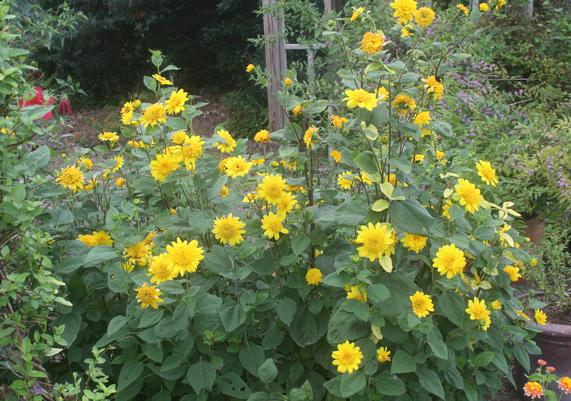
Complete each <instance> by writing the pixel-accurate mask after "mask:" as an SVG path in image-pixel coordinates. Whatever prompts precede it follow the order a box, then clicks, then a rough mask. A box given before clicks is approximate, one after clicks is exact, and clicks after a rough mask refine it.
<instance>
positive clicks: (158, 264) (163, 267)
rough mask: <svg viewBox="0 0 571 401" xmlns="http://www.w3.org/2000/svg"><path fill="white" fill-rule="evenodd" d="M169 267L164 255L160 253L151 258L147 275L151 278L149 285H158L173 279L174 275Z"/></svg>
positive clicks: (168, 260)
mask: <svg viewBox="0 0 571 401" xmlns="http://www.w3.org/2000/svg"><path fill="white" fill-rule="evenodd" d="M170 266H171V264H170V259H169V256H168V255H167V254H166V253H162V254H160V255H158V256H153V258H152V259H151V263H149V275H150V276H151V283H153V284H160V283H162V282H165V281H169V280H172V279H173V278H175V277H176V275H175V274H174V272H173V271H172V269H171V267H170Z"/></svg>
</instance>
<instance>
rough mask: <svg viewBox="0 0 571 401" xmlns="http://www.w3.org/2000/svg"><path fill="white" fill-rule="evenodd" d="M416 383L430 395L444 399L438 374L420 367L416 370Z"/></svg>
mask: <svg viewBox="0 0 571 401" xmlns="http://www.w3.org/2000/svg"><path fill="white" fill-rule="evenodd" d="M417 375H418V381H419V383H420V385H421V386H422V388H424V389H425V390H426V391H428V392H429V393H431V394H434V395H435V396H437V397H438V398H441V399H443V400H444V399H445V397H444V389H443V388H442V382H441V381H440V377H439V376H438V374H437V373H436V372H435V371H434V370H431V369H428V368H426V367H424V366H423V367H421V368H420V369H418V373H417Z"/></svg>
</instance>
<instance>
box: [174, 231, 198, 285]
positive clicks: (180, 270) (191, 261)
mask: <svg viewBox="0 0 571 401" xmlns="http://www.w3.org/2000/svg"><path fill="white" fill-rule="evenodd" d="M203 253H204V251H203V250H202V248H201V247H199V246H198V241H196V240H192V241H190V242H189V241H182V240H181V239H180V238H177V239H176V241H173V242H171V244H170V245H167V254H168V257H169V261H170V266H171V267H170V268H171V269H172V270H173V272H174V274H175V275H177V276H182V275H184V273H187V272H188V273H194V272H195V271H196V270H197V269H198V265H199V264H200V261H201V260H202V259H204V254H203Z"/></svg>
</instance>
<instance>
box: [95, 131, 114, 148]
mask: <svg viewBox="0 0 571 401" xmlns="http://www.w3.org/2000/svg"><path fill="white" fill-rule="evenodd" d="M97 137H98V138H99V140H100V141H101V142H109V143H110V144H111V145H113V144H114V143H115V142H117V141H118V140H119V135H117V133H116V132H108V131H105V132H102V133H101V134H99V135H98V136H97Z"/></svg>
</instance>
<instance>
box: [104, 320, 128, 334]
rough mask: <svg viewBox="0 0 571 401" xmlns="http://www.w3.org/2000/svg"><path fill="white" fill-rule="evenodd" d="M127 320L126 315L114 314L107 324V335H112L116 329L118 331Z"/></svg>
mask: <svg viewBox="0 0 571 401" xmlns="http://www.w3.org/2000/svg"><path fill="white" fill-rule="evenodd" d="M128 321H129V319H127V317H126V316H121V315H119V316H115V317H114V318H113V319H111V321H110V322H109V325H108V326H107V335H108V336H112V335H113V334H115V333H116V332H117V331H119V330H120V329H121V328H122V327H123V326H125V325H126V324H127V322H128Z"/></svg>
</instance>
